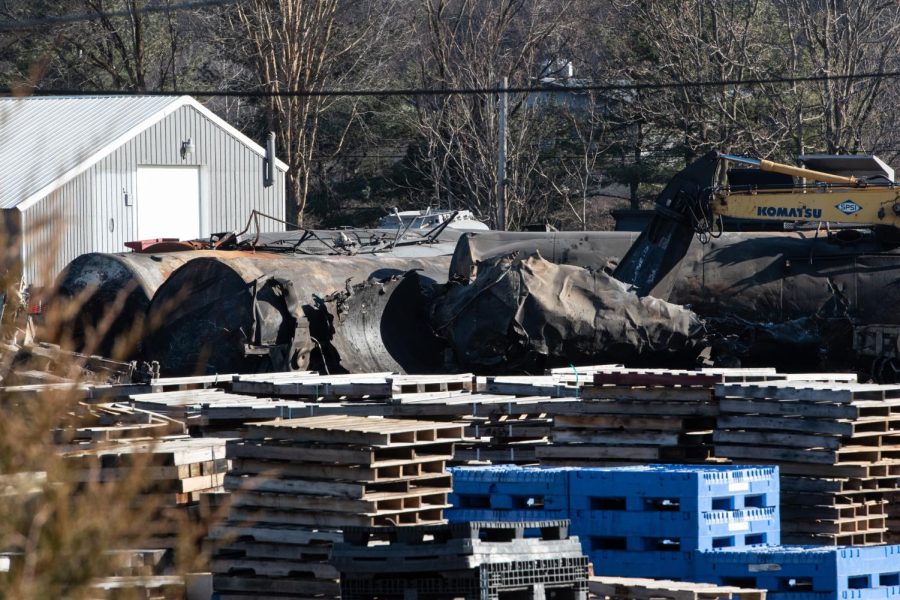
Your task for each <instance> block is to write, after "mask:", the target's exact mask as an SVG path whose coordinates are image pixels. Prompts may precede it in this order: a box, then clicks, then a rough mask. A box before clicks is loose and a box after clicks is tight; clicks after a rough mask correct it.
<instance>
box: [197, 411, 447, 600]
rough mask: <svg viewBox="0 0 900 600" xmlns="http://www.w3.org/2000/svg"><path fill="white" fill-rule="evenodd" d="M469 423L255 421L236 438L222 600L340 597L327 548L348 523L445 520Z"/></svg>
mask: <svg viewBox="0 0 900 600" xmlns="http://www.w3.org/2000/svg"><path fill="white" fill-rule="evenodd" d="M462 433H463V432H462V427H461V426H460V425H457V424H455V423H436V422H425V421H412V420H396V419H382V418H367V417H350V416H323V417H311V418H301V419H285V420H274V421H268V422H263V423H255V424H251V425H249V426H248V427H247V433H246V436H245V439H243V440H239V441H232V442H231V443H229V446H228V456H229V458H231V460H232V461H233V470H232V472H231V473H229V475H228V476H227V477H226V480H225V483H226V487H227V488H228V489H230V490H232V491H233V496H232V504H231V509H230V512H229V515H228V522H227V523H226V524H225V525H224V526H223V527H221V528H219V529H217V530H216V531H214V532H213V535H212V536H211V542H212V543H213V545H214V558H213V565H212V568H213V572H214V574H215V576H214V586H215V589H216V591H217V593H219V594H220V596H221V597H222V598H228V597H232V596H234V597H246V596H247V595H251V594H263V595H265V596H266V597H281V596H280V595H284V596H286V597H292V598H298V597H303V598H306V597H313V596H316V595H317V594H319V595H324V596H336V595H337V594H339V585H338V581H337V579H338V573H337V571H335V570H334V569H333V568H332V567H331V566H330V565H329V564H328V560H327V559H328V551H329V549H330V546H331V544H332V542H334V541H336V540H337V539H339V537H340V535H339V532H340V530H341V529H342V528H343V527H347V526H381V525H414V524H422V523H426V524H427V523H437V522H440V521H441V520H442V518H443V510H444V509H445V508H447V507H448V506H449V505H448V503H447V496H448V494H449V493H450V491H451V485H450V475H449V473H448V472H447V470H446V465H447V461H448V460H450V459H451V458H452V456H453V444H454V442H456V441H458V440H460V439H461V438H462Z"/></svg>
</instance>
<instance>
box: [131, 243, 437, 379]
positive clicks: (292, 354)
mask: <svg viewBox="0 0 900 600" xmlns="http://www.w3.org/2000/svg"><path fill="white" fill-rule="evenodd" d="M449 262H450V261H449V257H431V258H427V259H426V258H420V259H400V258H393V257H362V256H330V257H319V256H296V255H278V254H267V253H259V254H252V255H249V254H244V253H241V254H240V255H239V254H238V253H235V252H220V253H219V254H218V255H216V256H215V257H206V258H200V259H197V260H192V261H190V262H189V263H187V264H186V265H184V266H183V267H182V268H180V269H179V270H178V271H176V272H175V273H173V274H172V276H171V277H170V278H169V279H168V280H167V281H166V282H165V283H164V284H163V285H162V286H160V288H159V290H158V291H157V293H156V295H155V296H154V297H153V300H152V302H151V304H150V307H149V309H148V311H147V315H148V317H147V318H148V322H149V323H150V325H151V326H152V327H154V331H153V332H152V333H151V335H150V336H149V338H148V339H147V340H146V343H145V351H146V355H147V356H148V357H152V358H153V359H154V360H158V361H159V362H160V365H161V369H162V372H163V373H165V374H167V375H188V374H204V373H228V372H238V373H247V372H256V371H287V370H295V369H301V370H303V369H306V367H307V365H308V364H309V363H310V361H311V360H316V356H314V355H316V354H317V353H319V354H321V353H322V352H323V350H322V349H323V347H324V345H325V343H327V342H322V341H320V340H318V338H317V337H316V335H315V334H314V333H312V332H311V331H310V322H311V321H310V317H316V318H318V317H317V315H319V314H320V313H319V312H318V310H317V304H318V303H319V302H321V301H322V300H321V299H323V298H326V297H328V296H329V295H331V294H333V293H335V292H338V291H343V290H348V289H349V288H350V287H351V286H352V285H353V284H356V283H362V282H365V281H368V280H378V281H381V280H386V279H390V278H391V277H394V276H398V275H402V274H404V273H406V272H408V271H410V270H419V271H421V273H422V276H421V278H422V280H423V281H426V282H434V281H441V282H443V281H445V277H446V273H447V269H448V267H449ZM379 306H380V305H379ZM384 308H386V306H385V307H384ZM366 330H368V329H367V328H366ZM361 351H362V352H366V350H365V349H361ZM350 358H352V357H349V356H347V355H342V361H341V362H342V363H343V362H344V361H350ZM356 360H365V357H363V358H359V357H356ZM330 366H331V365H327V364H326V365H324V366H323V370H327V369H328V368H329V367H330Z"/></svg>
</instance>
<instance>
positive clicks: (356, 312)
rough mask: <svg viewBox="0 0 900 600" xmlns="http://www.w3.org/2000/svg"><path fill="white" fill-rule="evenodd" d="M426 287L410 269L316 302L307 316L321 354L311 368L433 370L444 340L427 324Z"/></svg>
mask: <svg viewBox="0 0 900 600" xmlns="http://www.w3.org/2000/svg"><path fill="white" fill-rule="evenodd" d="M423 286H424V289H423ZM428 286H429V283H428V282H427V281H425V280H423V279H421V278H420V277H419V275H418V274H417V273H416V272H415V271H410V272H409V273H405V274H403V275H400V276H394V277H391V278H389V279H387V280H382V281H366V282H363V283H359V284H356V285H353V286H348V287H347V289H346V290H342V291H339V292H335V293H334V294H331V295H330V296H328V297H326V298H323V299H321V300H319V301H317V302H316V304H315V306H314V310H311V311H310V310H308V311H307V313H306V316H307V320H308V321H309V326H310V333H311V334H312V336H313V338H314V339H315V340H316V343H317V345H318V348H317V350H318V349H321V352H313V353H312V356H311V360H310V364H309V368H310V369H314V370H318V371H320V372H327V373H367V372H381V371H393V372H398V373H433V372H435V371H436V370H437V369H439V368H440V367H441V363H442V360H443V353H444V350H445V348H446V344H445V343H444V342H443V340H441V339H439V338H437V337H436V336H435V335H433V334H432V332H431V331H430V329H429V328H428V327H427V325H426V324H427V315H426V294H427V287H428Z"/></svg>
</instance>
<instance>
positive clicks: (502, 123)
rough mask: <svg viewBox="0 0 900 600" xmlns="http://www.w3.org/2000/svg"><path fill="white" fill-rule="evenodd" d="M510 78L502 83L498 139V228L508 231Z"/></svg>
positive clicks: (504, 79)
mask: <svg viewBox="0 0 900 600" xmlns="http://www.w3.org/2000/svg"><path fill="white" fill-rule="evenodd" d="M507 84H508V80H507V78H506V77H504V78H503V81H502V82H501V83H500V88H501V89H502V90H503V91H502V92H500V106H499V109H500V119H499V132H498V140H497V229H499V230H500V231H506V113H507V111H508V110H509V101H508V99H507V93H506V88H507Z"/></svg>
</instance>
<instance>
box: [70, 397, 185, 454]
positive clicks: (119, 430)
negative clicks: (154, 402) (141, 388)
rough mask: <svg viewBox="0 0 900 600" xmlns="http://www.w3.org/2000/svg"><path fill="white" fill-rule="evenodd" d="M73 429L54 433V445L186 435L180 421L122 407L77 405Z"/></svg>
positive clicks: (112, 405)
mask: <svg viewBox="0 0 900 600" xmlns="http://www.w3.org/2000/svg"><path fill="white" fill-rule="evenodd" d="M73 425H74V426H71V427H69V428H60V429H57V430H55V431H54V432H53V435H54V439H55V440H56V443H60V444H100V443H103V442H111V441H115V440H121V439H127V438H152V437H161V436H167V435H178V434H186V433H187V429H186V427H185V426H184V424H183V423H181V422H180V421H176V420H173V419H170V418H167V417H165V416H164V415H160V414H157V413H153V412H148V411H143V410H136V409H134V408H133V407H130V406H126V405H121V404H85V403H79V404H78V405H76V407H75V409H74V411H73Z"/></svg>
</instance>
